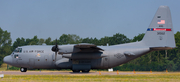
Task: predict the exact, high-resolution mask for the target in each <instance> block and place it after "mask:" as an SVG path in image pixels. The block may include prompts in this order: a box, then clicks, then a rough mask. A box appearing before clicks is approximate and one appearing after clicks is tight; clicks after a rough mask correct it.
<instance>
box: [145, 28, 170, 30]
mask: <svg viewBox="0 0 180 82" xmlns="http://www.w3.org/2000/svg"><path fill="white" fill-rule="evenodd" d="M147 31H171V29H169V28H148V29H147Z"/></svg>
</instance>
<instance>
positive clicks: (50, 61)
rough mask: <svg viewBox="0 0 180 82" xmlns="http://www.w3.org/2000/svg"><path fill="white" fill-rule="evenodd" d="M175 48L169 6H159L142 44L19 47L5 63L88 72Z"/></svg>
mask: <svg viewBox="0 0 180 82" xmlns="http://www.w3.org/2000/svg"><path fill="white" fill-rule="evenodd" d="M175 47H176V44H175V40H174V33H173V26H172V20H171V13H170V9H169V7H168V6H160V7H159V8H158V10H157V12H156V14H155V16H154V18H153V20H152V22H151V24H150V26H149V27H148V28H147V31H146V34H145V36H144V38H143V39H142V41H140V42H133V43H126V44H119V45H113V46H96V45H94V44H88V43H81V44H71V45H57V44H56V45H55V46H53V45H48V46H47V45H32V46H21V47H18V48H16V49H15V50H14V51H13V52H12V54H11V55H9V56H6V57H4V59H3V61H4V62H5V63H7V64H10V65H12V66H15V67H21V68H20V71H21V72H26V71H27V69H71V70H72V71H73V72H80V71H82V72H89V71H90V70H91V69H108V68H112V67H116V66H118V65H121V64H124V63H126V62H128V61H130V60H133V59H135V58H137V57H140V56H142V55H145V54H147V53H149V52H151V51H155V50H168V49H173V48H175Z"/></svg>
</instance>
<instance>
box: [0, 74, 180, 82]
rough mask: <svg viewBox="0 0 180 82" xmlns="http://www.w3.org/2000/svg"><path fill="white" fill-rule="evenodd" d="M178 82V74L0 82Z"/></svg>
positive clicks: (28, 78)
mask: <svg viewBox="0 0 180 82" xmlns="http://www.w3.org/2000/svg"><path fill="white" fill-rule="evenodd" d="M97 81H98V82H119V81H123V82H180V73H164V74H131V75H5V76H4V78H2V79H0V82H97Z"/></svg>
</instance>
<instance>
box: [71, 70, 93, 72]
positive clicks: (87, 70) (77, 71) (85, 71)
mask: <svg viewBox="0 0 180 82" xmlns="http://www.w3.org/2000/svg"><path fill="white" fill-rule="evenodd" d="M72 71H73V73H79V72H80V70H72ZM81 71H82V73H89V71H90V70H81Z"/></svg>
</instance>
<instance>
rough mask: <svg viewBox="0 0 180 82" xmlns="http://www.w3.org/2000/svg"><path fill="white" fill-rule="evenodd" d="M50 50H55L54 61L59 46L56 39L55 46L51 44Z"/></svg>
mask: <svg viewBox="0 0 180 82" xmlns="http://www.w3.org/2000/svg"><path fill="white" fill-rule="evenodd" d="M51 50H52V51H53V52H55V61H56V57H57V52H58V51H59V48H58V45H57V39H56V44H55V46H53V47H52V49H51Z"/></svg>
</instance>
